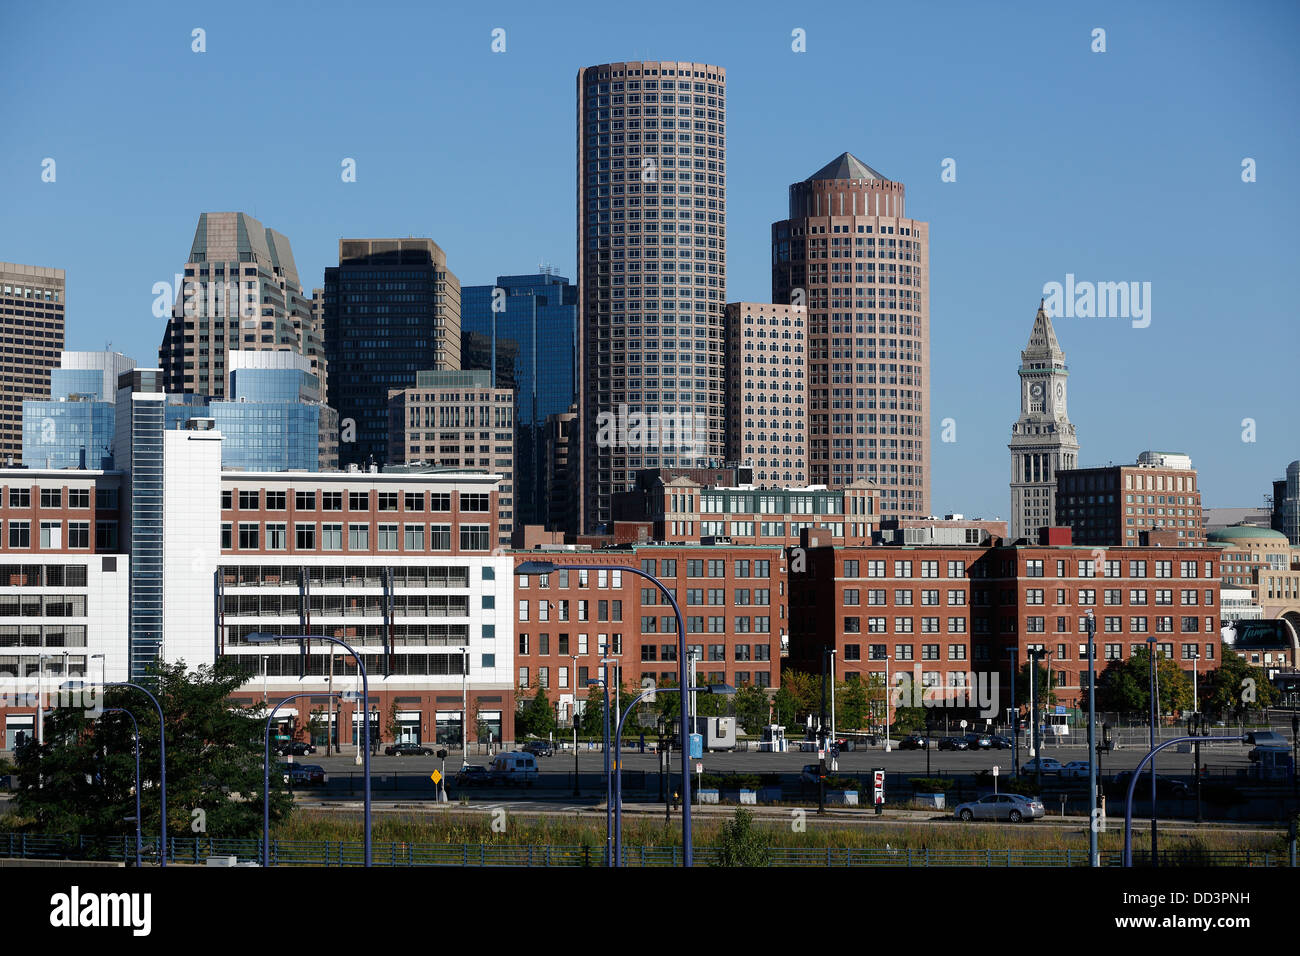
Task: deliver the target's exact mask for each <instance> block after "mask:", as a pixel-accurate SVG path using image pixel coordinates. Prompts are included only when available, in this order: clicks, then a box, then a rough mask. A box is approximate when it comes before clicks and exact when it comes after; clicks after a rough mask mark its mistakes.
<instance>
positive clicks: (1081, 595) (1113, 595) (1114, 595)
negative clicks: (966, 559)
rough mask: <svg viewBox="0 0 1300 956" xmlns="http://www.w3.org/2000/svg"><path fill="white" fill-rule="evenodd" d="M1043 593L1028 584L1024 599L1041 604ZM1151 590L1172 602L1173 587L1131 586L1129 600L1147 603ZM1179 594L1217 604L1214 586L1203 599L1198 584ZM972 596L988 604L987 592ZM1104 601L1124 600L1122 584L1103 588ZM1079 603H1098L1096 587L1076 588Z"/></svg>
mask: <svg viewBox="0 0 1300 956" xmlns="http://www.w3.org/2000/svg"><path fill="white" fill-rule="evenodd" d="M1044 594H1045V592H1044V590H1043V589H1042V588H1027V589H1026V590H1025V603H1026V604H1032V605H1037V604H1042V603H1043V598H1044ZM1152 594H1153V595H1154V597H1155V601H1154V603H1155V604H1156V605H1171V604H1173V603H1174V592H1173V589H1172V588H1156V589H1155V591H1154V592H1148V591H1147V589H1146V588H1130V589H1129V592H1128V603H1129V604H1136V605H1144V604H1147V603H1148V600H1147V598H1148V596H1150V595H1152ZM1002 595H1003V598H1008V597H1009V596H1010V592H1008V591H1004V592H1002ZM1178 595H1179V603H1180V604H1184V605H1194V604H1197V603H1204V604H1205V605H1206V606H1207V607H1208V606H1211V605H1213V604H1214V589H1213V588H1206V589H1205V593H1204V601H1203V602H1202V600H1201V592H1200V591H1197V590H1196V589H1195V588H1183V589H1180V590H1179V592H1178ZM972 600H973V602H974V603H975V604H987V603H988V592H987V591H981V590H976V591H975V592H974V595H973V598H972ZM1102 601H1103V603H1104V604H1107V605H1119V604H1123V603H1124V590H1123V588H1105V589H1103V591H1102ZM1004 603H1011V602H1010V601H1004ZM1056 603H1057V604H1066V603H1068V600H1067V592H1066V590H1065V588H1057V589H1056ZM1076 603H1078V604H1082V605H1090V604H1096V603H1097V592H1096V590H1094V589H1092V588H1079V590H1078V591H1077V592H1076Z"/></svg>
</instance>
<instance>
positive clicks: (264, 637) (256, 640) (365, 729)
mask: <svg viewBox="0 0 1300 956" xmlns="http://www.w3.org/2000/svg"><path fill="white" fill-rule="evenodd" d="M306 639H307V635H305V634H268V633H265V632H261V631H254V632H252V633H250V634H245V635H244V640H245V641H247V642H248V643H250V644H275V643H278V642H280V641H299V642H300V643H301V642H302V641H304V640H306ZM311 639H312V640H316V641H326V642H328V643H330V644H337V645H338V646H339V647H341V648H343V649H344V650H345V651H347V652H348V653H349V654H351V655H352V659H353V660H354V661H356V662H357V672H358V673H359V674H360V675H361V706H362V719H361V728H362V729H361V736H362V740H361V741H359V743H360V749H361V753H362V760H363V763H362V768H363V769H362V777H363V778H364V784H365V823H364V831H363V836H364V844H365V855H366V862H365V865H366V866H371V865H373V862H374V861H373V855H372V852H371V842H370V678H369V677H368V676H367V674H366V662H365V660H363V659H362V657H361V655H360V654H358V653H357V652H356V651H355V650H353V649H352V646H351V645H350V644H348V643H347V642H346V641H343V640H340V639H339V638H337V637H329V636H327V635H324V634H313V635H311ZM160 716H161V712H160Z"/></svg>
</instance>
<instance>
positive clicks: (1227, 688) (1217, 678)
mask: <svg viewBox="0 0 1300 956" xmlns="http://www.w3.org/2000/svg"><path fill="white" fill-rule="evenodd" d="M1197 690H1198V691H1199V695H1200V700H1199V703H1200V707H1201V709H1202V710H1203V711H1205V712H1206V713H1208V714H1214V715H1215V716H1217V717H1219V718H1221V719H1234V718H1237V717H1240V716H1241V715H1242V714H1244V713H1245V712H1246V711H1247V710H1249V709H1250V708H1252V707H1271V706H1273V705H1274V704H1276V703H1277V701H1278V697H1279V694H1278V691H1277V688H1276V687H1274V686H1273V685H1272V684H1271V683H1270V682H1269V679H1268V675H1267V674H1266V673H1265V672H1264V669H1263V668H1260V667H1255V666H1254V665H1253V664H1251V663H1250V662H1249V661H1247V660H1246V659H1245V658H1244V657H1242V656H1241V655H1240V654H1236V653H1233V652H1232V651H1228V652H1227V653H1226V654H1225V655H1224V657H1223V659H1222V660H1221V661H1219V666H1218V667H1217V668H1215V669H1214V670H1212V671H1210V672H1209V673H1208V674H1205V675H1203V676H1202V677H1201V679H1200V685H1199V687H1198V688H1197Z"/></svg>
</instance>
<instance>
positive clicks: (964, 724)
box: [961, 720, 966, 730]
mask: <svg viewBox="0 0 1300 956" xmlns="http://www.w3.org/2000/svg"><path fill="white" fill-rule="evenodd" d="M961 729H962V730H965V729H966V721H964V720H963V721H962V722H961Z"/></svg>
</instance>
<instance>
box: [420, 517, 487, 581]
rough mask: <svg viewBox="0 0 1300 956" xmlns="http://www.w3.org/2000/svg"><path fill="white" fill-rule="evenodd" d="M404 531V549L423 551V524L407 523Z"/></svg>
mask: <svg viewBox="0 0 1300 956" xmlns="http://www.w3.org/2000/svg"><path fill="white" fill-rule="evenodd" d="M405 532H406V550H407V551H423V550H424V525H420V524H408V525H406V527H405ZM485 570H486V569H485Z"/></svg>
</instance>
